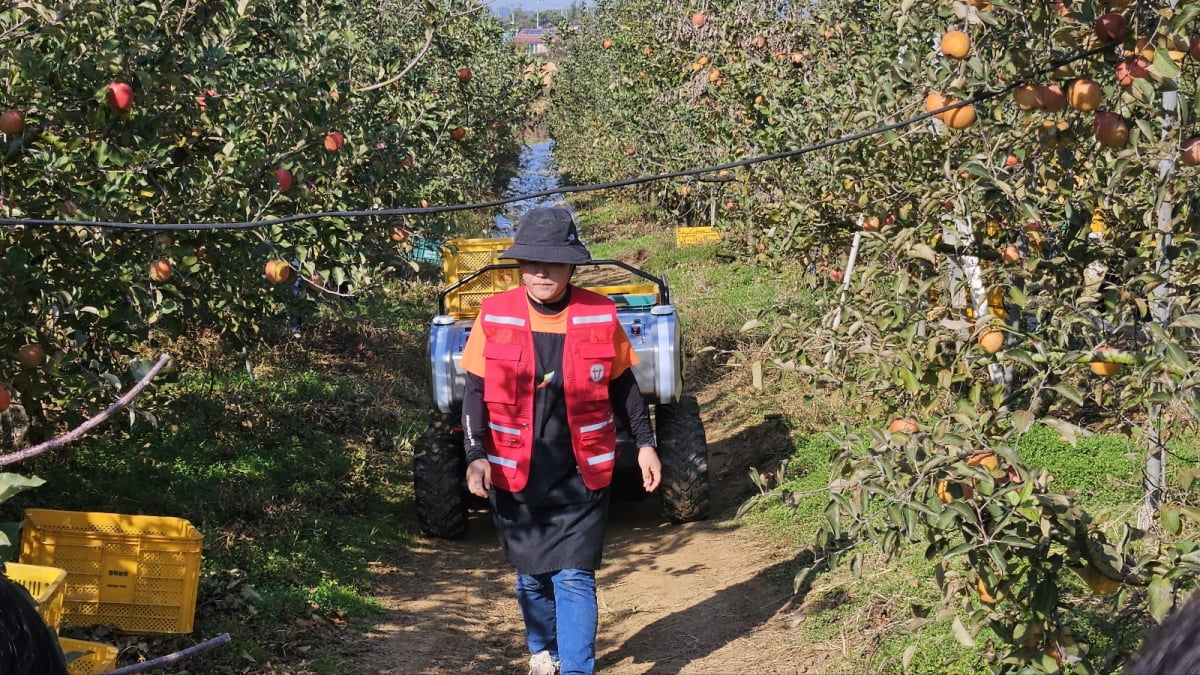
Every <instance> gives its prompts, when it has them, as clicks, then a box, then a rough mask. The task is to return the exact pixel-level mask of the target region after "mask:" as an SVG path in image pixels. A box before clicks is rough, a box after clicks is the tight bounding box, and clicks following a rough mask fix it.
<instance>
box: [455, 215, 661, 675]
mask: <svg viewBox="0 0 1200 675" xmlns="http://www.w3.org/2000/svg"><path fill="white" fill-rule="evenodd" d="M502 257H503V258H508V259H515V260H517V261H518V262H519V263H520V271H521V282H522V285H521V286H520V287H518V288H515V289H512V290H510V291H506V292H504V293H499V294H497V295H494V296H492V297H489V298H487V299H485V300H484V301H483V304H482V307H481V309H480V313H479V316H478V318H477V319H476V320H475V325H474V327H473V328H472V330H471V333H470V337H469V338H468V340H467V344H466V347H465V348H464V350H463V356H462V361H461V362H460V363H461V366H462V368H463V370H464V371H466V373H467V378H466V379H467V382H466V389H465V392H464V394H463V419H462V422H463V431H464V435H465V444H464V445H465V449H466V454H467V487H468V489H469V490H470V491H471V492H472V493H473V494H475V495H478V496H480V497H487V498H488V499H489V501H490V503H491V510H492V517H493V520H494V521H495V524H496V531H497V534H498V536H499V539H500V546H501V549H502V550H503V552H504V555H505V558H506V559H507V560H508V561H509V563H511V564H512V565H513V567H514V568H516V573H517V582H516V594H517V603H518V605H519V606H520V608H521V616H522V618H523V619H524V622H525V637H526V641H527V642H528V646H529V652H530V654H531V656H530V660H529V673H530V675H555V674H556V673H562V674H563V675H584V674H589V673H592V672H593V670H594V668H595V654H596V626H597V622H598V611H597V606H596V569H597V567H599V565H600V562H601V558H602V554H603V548H604V529H605V522H606V520H607V516H608V504H609V492H610V485H611V483H612V478H613V469H614V468H615V466H616V461H617V457H616V436H617V422H618V420H617V418H620V420H621V421H623V422H625V423H626V424H627V426H628V428H629V430H630V433H631V435H632V436H633V439H634V441H635V442H636V445H637V446H638V456H637V463H638V466H639V467H640V469H641V473H642V487H643V488H644V489H645V490H646V491H647V492H652V491H654V490H655V489H656V488H657V487H658V484H659V481H660V480H661V478H662V464H661V463H660V462H659V459H658V454H657V452H656V451H655V445H654V436H653V432H652V430H651V426H650V417H649V413H648V412H647V409H646V404H645V402H644V401H643V400H642V396H641V392H640V390H639V389H638V384H637V381H636V380H635V379H634V375H633V366H634V365H635V364H636V363H637V355H636V353H635V352H634V350H633V348H632V345H630V343H629V339H628V338H627V337H626V335H625V331H624V329H623V328H622V327H621V324H620V322H618V321H617V313H616V307H615V305H614V304H613V302H612V300H610V299H609V298H607V297H605V296H602V295H599V294H597V293H593V292H591V291H588V290H586V289H583V288H580V287H578V286H574V285H572V284H571V283H570V280H571V276H572V274H574V271H575V266H576V265H577V264H580V263H585V262H587V261H589V260H591V255H590V254H589V253H588V250H587V248H586V247H585V246H584V244H583V242H582V241H580V239H579V233H578V231H577V228H576V226H575V221H574V217H573V216H572V214H571V212H570V211H568V210H566V209H562V208H540V209H533V210H531V211H527V212H526V213H525V214H524V215H523V216H521V218H520V219H519V220H518V222H517V231H516V237H515V240H514V243H513V245H512V246H511V247H510V248H509V249H508V250H507V251H505V252H504V254H503V255H502Z"/></svg>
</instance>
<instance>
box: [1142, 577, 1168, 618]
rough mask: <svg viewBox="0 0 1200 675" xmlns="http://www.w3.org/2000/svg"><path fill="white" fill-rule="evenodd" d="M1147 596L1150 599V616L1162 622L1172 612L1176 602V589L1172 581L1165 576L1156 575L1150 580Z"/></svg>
mask: <svg viewBox="0 0 1200 675" xmlns="http://www.w3.org/2000/svg"><path fill="white" fill-rule="evenodd" d="M1146 596H1147V598H1148V599H1149V601H1150V616H1152V617H1154V620H1155V621H1157V622H1159V623H1162V622H1163V619H1165V618H1167V615H1168V614H1170V613H1171V607H1172V606H1173V605H1174V604H1175V589H1174V588H1173V587H1172V586H1171V582H1170V581H1167V579H1166V578H1165V577H1161V576H1156V577H1154V578H1153V579H1151V580H1150V586H1149V588H1147V589H1146Z"/></svg>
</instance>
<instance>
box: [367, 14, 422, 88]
mask: <svg viewBox="0 0 1200 675" xmlns="http://www.w3.org/2000/svg"><path fill="white" fill-rule="evenodd" d="M432 44H433V27H432V26H430V27H429V28H426V29H425V44H424V45H423V46H422V47H421V49H420V51H418V52H417V55H416V56H414V57H413V59H412V61H409V62H408V65H407V66H404V69H403V70H401V71H400V72H399V73H398V74H397V75H396V76H395V77H393V78H392V79H390V80H385V81H383V82H376V83H375V84H371V85H367V86H365V87H362V88H361V89H358V90H356V91H374V90H376V89H381V88H383V87H386V86H388V85H389V84H392V83H393V82H398V81H400V78H402V77H404V76H405V75H407V74H408V71H410V70H412V69H413V67H415V66H416V65H417V63H418V62H419V61H420V60H421V58H422V57H424V56H425V54H426V53H427V52H428V51H429V46H430V45H432Z"/></svg>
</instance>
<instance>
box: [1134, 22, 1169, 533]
mask: <svg viewBox="0 0 1200 675" xmlns="http://www.w3.org/2000/svg"><path fill="white" fill-rule="evenodd" d="M1170 4H1171V6H1172V7H1174V6H1175V2H1174V1H1172V2H1171V3H1170ZM1174 84H1175V83H1174V81H1173V80H1172V81H1169V82H1165V83H1164V85H1167V86H1164V87H1163V95H1162V107H1163V116H1162V134H1163V138H1169V137H1170V134H1171V132H1172V130H1173V129H1174V128H1175V126H1176V123H1177V121H1178V115H1179V93H1178V91H1176V88H1175V86H1174ZM1174 172H1175V161H1174V158H1173V157H1170V156H1168V157H1165V158H1164V159H1162V160H1161V161H1160V162H1159V163H1158V179H1159V184H1160V185H1162V193H1161V194H1160V195H1159V202H1158V214H1157V215H1158V241H1157V242H1155V252H1154V253H1155V261H1154V271H1155V272H1156V273H1157V274H1158V275H1159V276H1161V277H1162V278H1163V279H1164V283H1162V284H1159V285H1158V286H1156V287H1155V288H1154V290H1153V291H1151V296H1152V297H1153V301H1152V302H1151V303H1150V315H1151V317H1152V318H1153V320H1154V322H1155V323H1156V324H1158V325H1159V326H1160V327H1162V329H1163V330H1164V331H1165V330H1166V328H1167V325H1168V324H1170V323H1171V296H1172V294H1173V292H1174V289H1173V288H1172V284H1171V258H1170V255H1169V253H1168V251H1169V249H1170V248H1171V247H1172V246H1173V245H1174V233H1173V231H1172V226H1171V221H1172V219H1173V217H1174V213H1175V211H1174V198H1175V195H1174V193H1173V191H1172V188H1171V175H1172V174H1173V173H1174ZM1162 412H1163V406H1162V404H1161V403H1154V404H1151V405H1150V409H1149V410H1148V411H1147V415H1146V443H1147V448H1146V471H1145V473H1144V475H1143V487H1144V488H1145V490H1146V498H1145V501H1144V502H1143V503H1142V509H1141V511H1140V512H1139V513H1138V527H1139V528H1141V529H1143V530H1148V529H1150V528H1151V527H1152V526H1153V524H1154V522H1155V521H1156V519H1157V517H1158V508H1159V506H1160V505H1161V504H1162V498H1163V490H1165V489H1166V487H1167V453H1166V447H1165V446H1164V444H1163V439H1162V433H1161V431H1162Z"/></svg>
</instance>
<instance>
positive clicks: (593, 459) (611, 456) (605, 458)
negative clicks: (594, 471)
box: [588, 452, 617, 466]
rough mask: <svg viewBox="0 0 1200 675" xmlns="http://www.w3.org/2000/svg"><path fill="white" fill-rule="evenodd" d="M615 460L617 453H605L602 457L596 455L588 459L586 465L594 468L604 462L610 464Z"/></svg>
mask: <svg viewBox="0 0 1200 675" xmlns="http://www.w3.org/2000/svg"><path fill="white" fill-rule="evenodd" d="M616 458H617V453H615V452H606V453H604V454H603V455H596V456H595V457H588V464H590V465H592V466H596V465H597V464H603V463H605V462H611V461H613V460H614V459H616Z"/></svg>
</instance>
